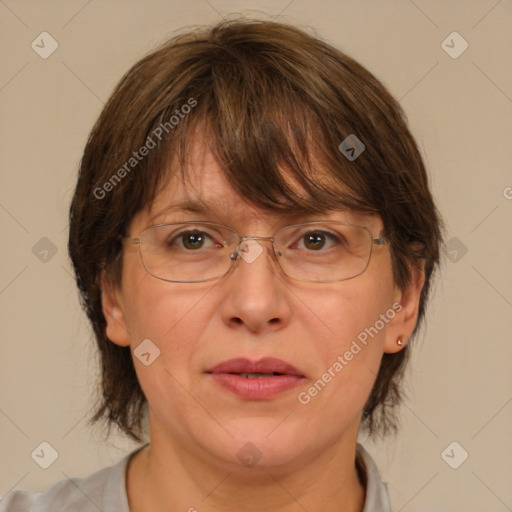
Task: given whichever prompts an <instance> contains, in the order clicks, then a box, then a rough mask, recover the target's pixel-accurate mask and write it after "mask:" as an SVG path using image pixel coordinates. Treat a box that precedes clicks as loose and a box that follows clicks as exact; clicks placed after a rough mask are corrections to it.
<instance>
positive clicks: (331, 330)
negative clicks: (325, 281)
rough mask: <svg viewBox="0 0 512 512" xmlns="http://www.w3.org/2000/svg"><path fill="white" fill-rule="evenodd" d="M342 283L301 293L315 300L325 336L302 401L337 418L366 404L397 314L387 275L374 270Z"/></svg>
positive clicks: (305, 299) (309, 301)
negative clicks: (389, 328) (389, 329)
mask: <svg viewBox="0 0 512 512" xmlns="http://www.w3.org/2000/svg"><path fill="white" fill-rule="evenodd" d="M342 284H343V286H340V285H337V287H336V288H332V289H324V290H322V292H321V293H317V292H314V290H310V292H309V295H306V294H303V295H302V297H301V299H302V300H303V302H304V303H305V304H314V305H315V306H314V308H312V309H313V310H314V311H315V312H316V315H314V316H316V317H317V318H318V319H319V320H318V322H319V323H320V325H322V330H321V332H322V335H321V336H319V337H318V338H317V340H318V341H317V342H316V344H317V346H316V348H315V351H316V354H315V355H316V356H317V358H318V359H317V361H318V364H317V365H316V367H317V371H316V372H315V375H314V378H313V379H312V381H311V385H310V386H309V387H308V388H307V389H306V391H305V393H303V394H302V396H300V397H298V401H299V403H300V404H302V405H304V406H305V407H306V409H308V408H311V409H309V410H310V412H313V411H314V410H317V411H318V413H319V414H320V413H321V415H322V416H323V417H325V415H326V414H327V415H329V416H330V417H331V419H332V420H335V421H342V419H343V417H345V416H347V415H348V416H351V415H354V417H355V416H357V415H358V414H359V413H360V410H361V409H362V407H363V406H364V403H365V402H366V400H367V397H368V395H369V394H370V391H371V388H372V386H373V384H374V382H375V379H376V376H377V373H378V370H379V365H380V361H381V358H382V354H383V348H384V347H383V346H384V340H385V333H386V328H387V325H388V322H389V321H390V320H391V319H392V318H393V316H394V311H393V310H392V307H391V306H392V302H391V301H392V297H393V283H392V279H390V278H389V276H386V274H381V275H380V276H379V275H378V273H371V272H368V273H367V274H363V275H362V276H359V277H358V280H357V282H356V280H353V281H346V282H345V283H342ZM311 325H313V324H311V323H310V326H311ZM313 332H314V330H313V329H311V330H310V334H311V335H312V336H313V334H312V333H313ZM317 333H318V331H317Z"/></svg>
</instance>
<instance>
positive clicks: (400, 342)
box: [396, 338, 404, 346]
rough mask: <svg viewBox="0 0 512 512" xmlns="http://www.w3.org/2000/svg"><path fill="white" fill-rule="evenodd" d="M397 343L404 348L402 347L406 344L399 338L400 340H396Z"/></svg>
mask: <svg viewBox="0 0 512 512" xmlns="http://www.w3.org/2000/svg"><path fill="white" fill-rule="evenodd" d="M396 342H397V343H398V344H399V345H400V346H402V345H403V344H404V342H403V341H402V340H401V339H400V338H398V339H397V340H396Z"/></svg>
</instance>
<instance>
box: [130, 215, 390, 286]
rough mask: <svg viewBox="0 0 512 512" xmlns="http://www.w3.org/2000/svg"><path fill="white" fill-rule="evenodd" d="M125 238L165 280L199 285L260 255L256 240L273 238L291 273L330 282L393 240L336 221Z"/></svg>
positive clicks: (171, 230) (159, 229)
mask: <svg viewBox="0 0 512 512" xmlns="http://www.w3.org/2000/svg"><path fill="white" fill-rule="evenodd" d="M122 241H123V243H125V244H128V245H138V246H139V252H140V257H141V260H142V264H143V265H144V268H145V269H146V270H147V272H149V273H150V274H151V275H152V276H154V277H156V278H158V279H162V280H164V281H171V282H175V283H198V282H203V281H212V280H214V279H219V278H221V277H223V276H225V275H226V274H227V273H228V272H229V271H230V270H231V268H232V267H233V266H234V265H235V263H236V262H237V261H239V260H240V258H243V259H245V260H246V261H247V262H251V261H253V260H254V259H256V258H257V257H258V256H259V254H260V253H261V252H262V248H261V246H260V245H259V244H258V242H257V241H268V242H271V243H272V248H273V254H274V256H275V259H276V261H277V262H278V264H279V266H280V267H281V269H282V271H283V272H284V274H285V275H286V276H288V277H290V278H292V279H295V280H297V281H306V282H314V283H329V282H335V281H344V280H346V279H351V278H353V277H356V276H358V275H360V274H362V273H363V272H364V271H365V270H366V268H367V267H368V264H369V262H370V258H371V254H372V249H373V246H374V245H377V246H384V245H386V244H388V243H389V236H388V237H384V236H383V235H382V234H381V235H379V237H378V238H374V237H373V235H372V233H371V232H370V231H369V230H368V229H367V228H365V227H362V226H354V225H351V224H344V223H341V222H337V221H318V222H306V223H303V224H294V225H292V226H286V227H283V228H281V229H279V231H277V232H276V233H275V234H274V235H273V236H271V237H255V236H241V235H239V234H238V233H237V232H236V231H234V230H233V229H231V228H228V227H226V226H222V225H220V224H214V223H212V222H194V221H191V222H179V223H177V222H176V223H171V224H158V225H156V226H149V227H148V228H146V229H144V230H143V231H142V233H141V234H140V235H139V236H138V237H123V238H122ZM249 254H250V255H251V256H250V257H248V255H249Z"/></svg>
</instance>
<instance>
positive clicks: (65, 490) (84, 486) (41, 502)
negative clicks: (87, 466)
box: [0, 448, 140, 512]
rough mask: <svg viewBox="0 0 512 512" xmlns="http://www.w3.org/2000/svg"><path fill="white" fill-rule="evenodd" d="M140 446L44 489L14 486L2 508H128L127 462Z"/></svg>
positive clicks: (42, 511)
mask: <svg viewBox="0 0 512 512" xmlns="http://www.w3.org/2000/svg"><path fill="white" fill-rule="evenodd" d="M139 449H140V448H138V449H137V450H135V451H134V452H132V453H130V454H128V455H126V456H125V457H123V458H122V459H121V460H120V461H119V462H117V463H116V464H114V465H112V466H108V467H105V468H102V469H100V470H98V471H96V472H94V473H92V474H90V475H89V476H86V477H84V478H77V477H66V478H63V479H62V480H59V481H58V482H57V483H55V484H54V485H53V486H52V487H50V488H49V489H48V490H46V491H43V492H37V493H35V492H29V491H25V490H14V491H12V492H10V493H8V494H7V495H6V496H5V497H4V498H3V499H2V500H1V501H0V512H55V511H56V510H58V511H59V512H65V511H73V512H98V510H101V511H103V512H129V507H128V498H127V495H126V477H125V474H126V466H127V464H128V461H129V459H130V457H131V456H132V455H133V454H134V453H136V452H137V451H138V450H139Z"/></svg>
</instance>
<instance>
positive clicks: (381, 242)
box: [119, 220, 391, 283]
mask: <svg viewBox="0 0 512 512" xmlns="http://www.w3.org/2000/svg"><path fill="white" fill-rule="evenodd" d="M187 224H202V225H206V226H216V227H219V228H224V229H227V230H228V231H231V232H232V233H233V234H234V235H236V237H238V239H239V243H238V245H237V246H236V249H235V251H234V252H232V253H231V254H230V259H231V265H230V266H229V268H228V269H227V270H226V272H224V273H223V274H220V275H218V276H215V277H210V278H208V279H201V280H194V281H192V280H179V281H178V280H175V279H167V278H165V277H160V276H157V275H155V274H153V273H152V272H151V271H150V270H149V269H148V267H147V266H146V264H145V263H144V258H143V256H142V245H143V244H142V235H143V233H144V232H145V231H149V230H150V229H154V228H158V227H162V226H177V225H187ZM318 224H322V225H325V224H338V225H342V226H352V227H355V228H360V229H364V230H365V231H367V232H368V234H369V235H370V239H371V242H372V243H371V245H370V254H369V255H368V261H367V262H366V266H365V267H364V269H363V270H361V272H359V273H358V274H356V275H354V276H350V277H345V278H343V279H328V280H322V281H318V280H308V279H297V278H296V277H292V276H290V275H288V274H287V273H286V271H285V270H284V269H283V267H282V266H281V263H280V262H279V258H278V256H277V254H276V248H275V246H274V239H275V237H276V236H277V235H278V234H279V233H280V232H281V231H283V230H285V229H289V228H294V227H299V226H314V225H318ZM119 238H120V240H121V242H122V243H123V244H124V245H132V246H135V245H137V246H139V256H140V259H141V262H142V265H143V267H144V269H145V270H146V272H147V273H148V274H150V275H151V276H153V277H155V278H156V279H160V280H162V281H167V282H169V283H205V282H208V281H215V280H217V279H221V278H223V277H224V276H226V275H227V274H229V272H231V270H232V269H233V268H234V267H235V265H236V263H237V261H239V260H240V259H241V256H240V249H241V247H242V244H243V243H244V242H246V241H248V240H261V241H264V242H271V244H272V253H273V255H274V259H275V260H276V261H277V264H278V266H279V268H280V269H281V272H282V273H283V274H284V275H285V276H286V277H288V278H290V279H293V280H294V281H300V282H303V283H337V282H341V281H348V280H349V279H354V277H358V276H360V275H361V274H363V273H364V272H365V271H366V269H367V268H368V266H369V264H370V261H371V258H372V254H373V246H374V245H377V246H378V247H384V246H386V245H388V244H390V243H391V235H390V234H388V235H383V234H382V233H380V234H379V236H378V237H376V238H375V237H374V236H373V234H372V232H371V231H370V230H369V229H368V228H367V227H366V226H359V225H356V224H350V223H347V222H339V221H337V220H326V221H321V220H320V221H312V222H300V223H297V224H290V225H289V226H284V227H282V228H279V229H278V230H277V231H276V232H275V233H274V234H273V235H272V236H242V235H240V233H238V232H237V231H235V230H234V229H233V228H230V227H229V226H225V225H224V224H218V223H216V222H209V221H184V222H164V223H161V224H154V225H152V226H148V227H146V228H144V229H143V230H142V231H141V232H140V233H139V235H138V236H134V237H131V236H121V237H119Z"/></svg>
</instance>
